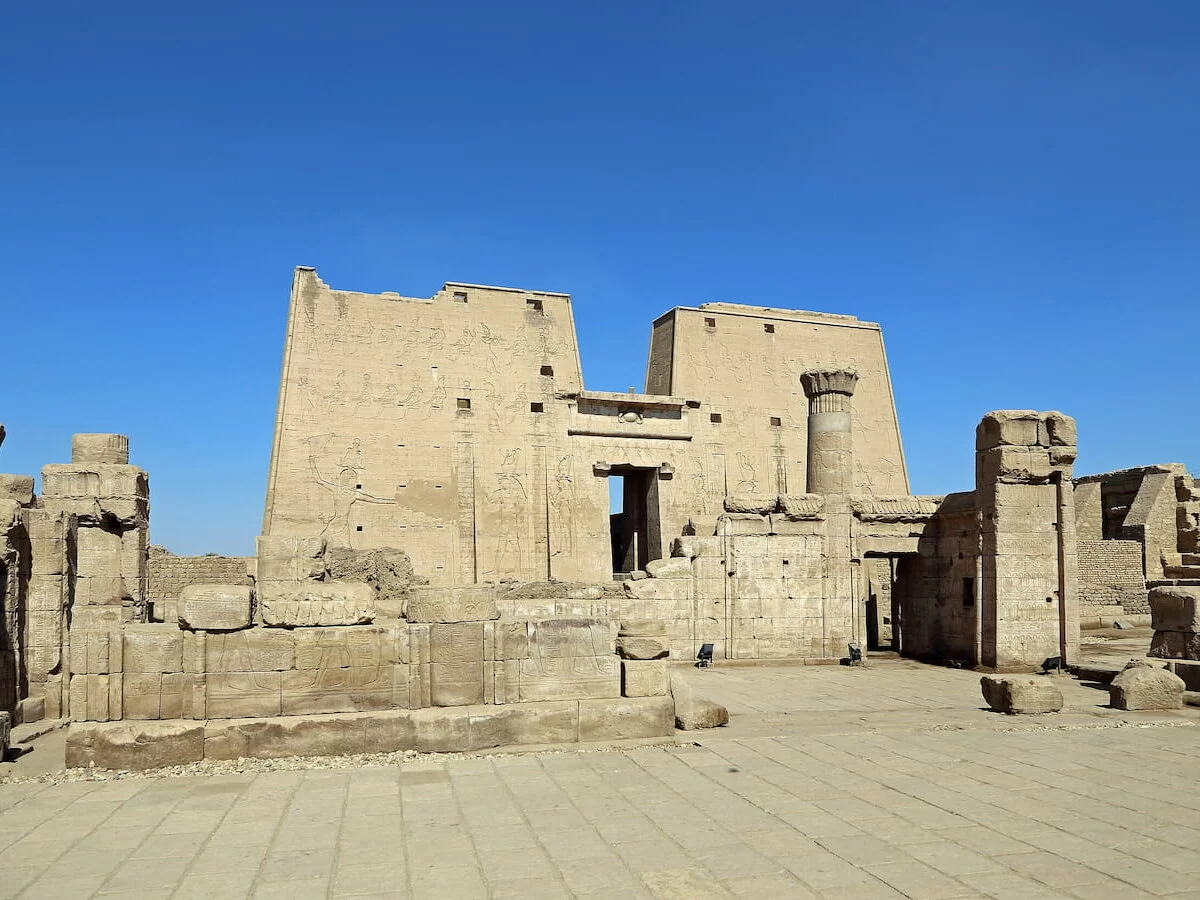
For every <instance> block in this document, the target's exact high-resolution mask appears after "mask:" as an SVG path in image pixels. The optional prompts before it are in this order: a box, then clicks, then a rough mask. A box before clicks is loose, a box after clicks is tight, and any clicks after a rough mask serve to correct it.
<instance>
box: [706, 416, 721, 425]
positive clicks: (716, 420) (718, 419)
mask: <svg viewBox="0 0 1200 900" xmlns="http://www.w3.org/2000/svg"><path fill="white" fill-rule="evenodd" d="M708 421H710V422H712V423H713V424H714V425H720V424H721V414H720V413H709V414H708Z"/></svg>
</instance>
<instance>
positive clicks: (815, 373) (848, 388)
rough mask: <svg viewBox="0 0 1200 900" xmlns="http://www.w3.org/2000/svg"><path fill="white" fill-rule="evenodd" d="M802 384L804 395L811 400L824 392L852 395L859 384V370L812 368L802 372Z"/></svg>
mask: <svg viewBox="0 0 1200 900" xmlns="http://www.w3.org/2000/svg"><path fill="white" fill-rule="evenodd" d="M800 384H801V385H802V386H803V387H804V395H805V396H806V397H808V399H810V400H811V399H813V398H814V397H819V396H821V395H822V394H845V395H846V396H847V397H852V396H854V389H855V387H857V386H858V372H856V371H855V370H854V369H812V370H810V371H808V372H804V373H803V374H801V376H800Z"/></svg>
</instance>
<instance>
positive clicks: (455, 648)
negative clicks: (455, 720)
mask: <svg viewBox="0 0 1200 900" xmlns="http://www.w3.org/2000/svg"><path fill="white" fill-rule="evenodd" d="M483 645H484V641H483V623H482V622H464V623H457V624H449V623H441V624H437V625H430V626H429V701H430V703H431V704H432V705H434V706H469V705H472V704H478V703H483V697H484V683H483V674H484V665H483V662H484V652H483Z"/></svg>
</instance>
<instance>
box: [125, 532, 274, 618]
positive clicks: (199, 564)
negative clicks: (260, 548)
mask: <svg viewBox="0 0 1200 900" xmlns="http://www.w3.org/2000/svg"><path fill="white" fill-rule="evenodd" d="M252 562H253V557H248V556H176V555H175V554H174V553H171V552H170V551H169V550H167V549H166V548H165V547H153V546H152V547H150V550H149V558H148V560H147V563H146V599H147V600H148V601H149V602H150V604H151V607H152V609H153V611H154V618H155V620H156V621H159V622H170V621H172V619H173V612H174V611H175V609H176V604H177V603H178V601H179V592H180V591H182V590H183V589H184V588H185V587H187V586H188V585H189V584H246V585H249V584H251V583H252V579H251V578H250V576H249V575H248V574H247V573H248V571H249V568H248V567H249V566H250V564H251V563H252Z"/></svg>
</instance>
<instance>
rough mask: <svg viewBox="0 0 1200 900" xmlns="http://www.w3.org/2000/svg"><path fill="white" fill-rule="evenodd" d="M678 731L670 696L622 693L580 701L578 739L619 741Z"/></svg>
mask: <svg viewBox="0 0 1200 900" xmlns="http://www.w3.org/2000/svg"><path fill="white" fill-rule="evenodd" d="M674 733H675V705H674V703H672V701H671V698H670V697H620V698H617V699H609V700H580V701H579V740H581V741H618V740H628V739H632V738H654V737H669V736H670V735H672V734H674Z"/></svg>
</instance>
